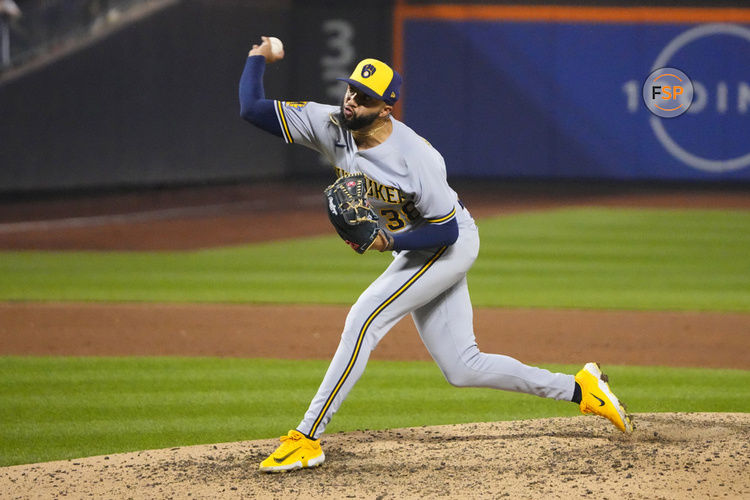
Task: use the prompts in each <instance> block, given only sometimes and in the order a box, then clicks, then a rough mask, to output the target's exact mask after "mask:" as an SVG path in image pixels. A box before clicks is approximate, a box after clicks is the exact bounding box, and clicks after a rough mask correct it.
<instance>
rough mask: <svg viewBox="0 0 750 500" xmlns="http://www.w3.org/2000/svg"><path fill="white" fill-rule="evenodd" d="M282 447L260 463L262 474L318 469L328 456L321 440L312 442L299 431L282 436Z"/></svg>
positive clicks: (292, 431)
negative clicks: (321, 444) (324, 451)
mask: <svg viewBox="0 0 750 500" xmlns="http://www.w3.org/2000/svg"><path fill="white" fill-rule="evenodd" d="M280 440H281V445H280V446H279V447H278V448H276V451H274V452H273V453H271V456H269V457H268V458H267V459H265V460H263V461H262V462H261V463H260V470H261V472H283V471H290V470H294V469H303V468H308V467H317V466H319V465H320V464H322V463H323V462H325V459H326V455H325V453H323V449H322V448H321V447H320V439H316V440H312V439H308V438H306V437H305V435H304V434H302V433H301V432H299V431H296V430H291V431H289V434H287V435H286V436H281V438H280Z"/></svg>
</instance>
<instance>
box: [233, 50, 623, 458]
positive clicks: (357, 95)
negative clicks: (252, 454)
mask: <svg viewBox="0 0 750 500" xmlns="http://www.w3.org/2000/svg"><path fill="white" fill-rule="evenodd" d="M262 40H263V42H262V43H261V44H260V45H253V47H252V49H251V50H250V53H249V56H248V58H247V61H246V63H245V69H244V71H243V73H242V78H241V80H240V106H241V116H242V117H243V118H244V119H246V120H247V121H249V122H250V123H252V124H254V125H255V126H257V127H259V128H261V129H262V130H264V131H266V132H269V133H271V134H274V135H276V136H278V137H281V138H282V139H283V140H284V141H285V142H287V143H289V144H301V145H303V146H306V147H308V148H312V149H314V150H315V151H317V152H319V153H320V154H321V155H323V157H324V158H325V159H326V160H327V161H328V162H329V163H330V164H331V165H332V166H333V167H334V169H335V172H336V174H337V177H338V178H339V180H338V181H337V182H336V183H334V184H333V185H332V186H330V187H329V188H328V189H327V190H326V193H325V194H326V199H327V207H328V211H329V217H330V218H331V221H332V223H333V225H334V227H335V229H336V231H337V232H338V233H339V235H341V237H342V238H343V239H344V240H345V241H346V242H347V243H348V244H349V245H351V246H352V248H354V249H355V250H356V251H358V252H360V253H365V252H367V251H379V252H385V251H388V252H392V253H393V261H392V262H391V264H390V265H389V266H388V267H387V268H386V269H385V271H383V273H382V274H381V275H380V276H379V277H378V278H377V279H376V280H375V281H374V282H373V283H372V284H370V286H368V287H367V289H366V290H365V291H364V292H362V294H361V295H360V297H359V298H358V299H357V301H356V303H355V304H354V305H353V306H352V308H351V310H350V311H349V314H348V316H347V318H346V322H345V324H344V329H343V333H342V336H341V342H340V344H339V346H338V349H337V350H336V353H335V355H334V356H333V359H332V360H331V363H330V366H329V367H328V371H327V372H326V374H325V377H324V378H323V381H322V383H321V384H320V388H319V389H318V392H317V394H316V395H315V397H314V398H313V399H312V401H311V402H310V406H309V408H308V410H307V412H306V413H305V415H304V417H303V418H302V420H301V421H300V423H299V425H298V426H297V427H296V429H293V430H290V431H289V433H288V434H287V435H286V436H282V437H281V445H280V446H279V447H278V449H277V450H276V451H274V452H273V453H272V454H271V455H270V456H269V457H268V458H267V459H266V460H264V461H263V462H262V463H261V464H260V470H261V471H264V472H278V471H288V470H293V469H299V468H306V467H315V466H318V465H321V464H322V463H323V462H324V460H325V454H324V453H323V450H322V448H321V445H320V436H321V435H322V434H323V432H324V431H325V428H326V426H327V425H328V423H329V422H330V421H331V418H332V417H333V415H334V414H335V413H336V411H337V410H338V409H339V407H340V406H341V404H342V403H343V402H344V400H345V399H346V396H347V394H349V391H351V389H352V387H353V386H354V384H355V383H356V382H357V380H358V379H359V378H360V376H361V375H362V373H363V372H364V370H365V366H366V364H367V360H368V358H369V356H370V353H371V352H372V350H373V349H375V346H376V345H377V344H378V342H379V341H380V339H382V338H383V336H385V334H386V333H387V332H388V331H389V330H390V329H391V328H392V327H393V326H394V325H395V324H396V323H397V322H398V321H399V320H400V319H401V318H402V317H404V316H405V315H406V314H411V317H412V319H413V320H414V324H415V325H416V327H417V330H418V332H419V335H420V337H421V339H422V341H423V342H424V344H425V346H426V347H427V349H428V351H429V353H430V355H431V356H432V357H433V359H434V360H435V362H436V363H437V364H438V366H439V367H440V370H441V371H442V373H443V375H444V376H445V378H446V379H447V380H448V382H449V383H451V384H452V385H454V386H457V387H491V388H494V389H500V390H505V391H516V392H522V393H526V394H534V395H537V396H541V397H545V398H553V399H559V400H563V401H573V402H574V403H576V404H578V405H579V406H580V409H581V412H583V413H586V414H588V413H592V414H596V415H600V416H602V417H605V418H607V419H609V420H610V421H611V422H612V423H613V424H614V425H615V426H616V427H617V428H618V429H620V430H621V431H623V432H631V431H632V430H633V424H632V422H631V418H630V416H629V415H628V414H627V413H626V411H625V407H624V405H623V404H622V403H621V402H620V401H619V400H618V399H617V397H616V396H615V395H614V394H613V393H612V391H611V389H610V387H609V384H608V381H607V378H606V376H605V375H603V374H602V372H601V371H600V368H599V365H598V364H596V363H587V364H586V365H585V366H584V367H583V368H582V369H581V370H580V371H579V372H578V373H577V374H576V375H575V376H573V375H568V374H563V373H552V372H550V371H548V370H544V369H541V368H536V367H533V366H528V365H525V364H523V363H521V362H519V361H517V360H515V359H513V358H511V357H508V356H504V355H499V354H487V353H483V352H481V351H480V350H479V348H478V347H477V344H476V341H475V338H474V330H473V324H472V306H471V301H470V299H469V289H468V287H467V282H466V273H467V272H468V271H469V269H470V268H471V266H472V264H473V263H474V260H475V259H476V257H477V253H478V251H479V234H478V232H477V227H476V225H475V224H474V219H473V218H472V217H471V214H470V213H469V210H468V209H467V208H466V207H465V206H464V204H463V203H462V202H461V200H460V199H459V198H458V196H457V195H456V192H455V191H454V190H453V189H451V187H450V186H449V185H448V182H447V179H446V168H445V163H444V161H443V157H442V156H441V155H440V153H439V152H438V151H437V150H435V148H433V147H432V146H431V145H430V143H429V142H427V141H426V140H425V139H423V138H422V137H420V136H419V135H418V134H417V133H416V132H415V131H414V130H412V129H411V128H409V127H408V126H406V125H405V124H404V123H402V122H400V121H398V120H396V119H395V118H393V116H391V112H392V111H393V106H394V104H395V103H396V102H397V101H398V99H399V88H400V85H401V76H400V75H399V74H398V73H397V72H396V71H395V70H394V69H393V68H391V67H390V66H388V65H387V64H386V63H384V62H381V61H379V60H377V59H365V60H363V61H361V62H360V63H359V64H357V66H356V67H355V68H354V71H353V72H352V73H351V75H349V77H348V78H341V80H343V81H344V82H346V83H347V87H346V91H345V93H344V95H343V97H342V100H341V102H340V103H339V104H338V105H336V106H332V105H327V104H319V103H315V102H305V101H294V102H289V101H280V100H271V99H266V98H265V94H264V89H263V72H264V69H265V66H266V64H271V63H275V62H277V61H278V60H280V59H283V56H284V54H283V51H279V50H272V44H271V42H270V41H269V39H268V38H267V37H262Z"/></svg>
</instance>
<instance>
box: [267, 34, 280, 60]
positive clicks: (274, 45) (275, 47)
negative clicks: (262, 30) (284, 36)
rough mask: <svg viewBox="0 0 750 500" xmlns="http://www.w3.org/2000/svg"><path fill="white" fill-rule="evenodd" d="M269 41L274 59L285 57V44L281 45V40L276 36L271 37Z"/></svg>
mask: <svg viewBox="0 0 750 500" xmlns="http://www.w3.org/2000/svg"><path fill="white" fill-rule="evenodd" d="M268 41H269V42H270V43H271V54H273V57H281V56H282V55H284V44H283V43H281V40H279V39H278V38H276V37H275V36H269V37H268Z"/></svg>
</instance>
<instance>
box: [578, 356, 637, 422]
mask: <svg viewBox="0 0 750 500" xmlns="http://www.w3.org/2000/svg"><path fill="white" fill-rule="evenodd" d="M576 382H578V385H580V386H581V396H582V397H581V413H583V414H591V413H593V414H594V415H599V416H602V417H604V418H606V419H608V420H609V421H610V422H612V423H613V424H615V427H617V428H618V429H620V430H621V431H622V432H633V429H634V428H635V427H634V426H633V422H632V421H631V419H630V415H628V414H627V412H626V410H625V405H623V404H622V403H620V401H619V400H618V399H617V396H615V395H614V393H613V392H612V390H611V389H610V388H609V384H608V383H607V382H608V379H607V376H606V375H604V374H603V373H602V371H601V369H600V367H599V364H598V363H586V365H585V366H584V367H583V369H582V370H581V371H579V372H578V373H576Z"/></svg>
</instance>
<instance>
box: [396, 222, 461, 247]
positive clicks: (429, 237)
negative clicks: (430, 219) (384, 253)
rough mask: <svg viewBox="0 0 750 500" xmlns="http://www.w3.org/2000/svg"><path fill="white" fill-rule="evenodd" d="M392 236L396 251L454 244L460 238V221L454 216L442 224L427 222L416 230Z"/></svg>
mask: <svg viewBox="0 0 750 500" xmlns="http://www.w3.org/2000/svg"><path fill="white" fill-rule="evenodd" d="M392 236H393V249H394V250H396V251H400V250H422V249H425V248H433V247H440V246H447V245H452V244H454V243H455V242H456V240H457V239H458V222H456V218H455V217H454V218H452V219H450V220H449V221H448V222H444V223H442V224H425V225H423V226H422V227H419V228H417V229H415V230H414V231H409V232H408V233H404V234H393V235H392Z"/></svg>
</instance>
